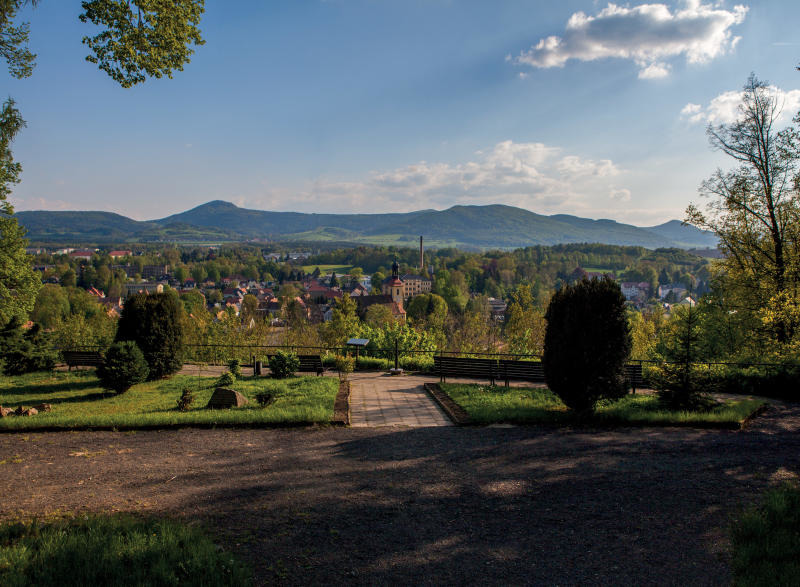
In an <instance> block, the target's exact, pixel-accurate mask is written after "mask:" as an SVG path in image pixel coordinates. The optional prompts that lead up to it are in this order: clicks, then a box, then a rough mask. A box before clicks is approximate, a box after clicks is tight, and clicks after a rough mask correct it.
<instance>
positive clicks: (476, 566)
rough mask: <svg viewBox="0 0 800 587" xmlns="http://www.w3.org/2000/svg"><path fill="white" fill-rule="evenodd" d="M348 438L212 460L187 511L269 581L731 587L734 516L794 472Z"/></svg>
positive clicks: (625, 450)
mask: <svg viewBox="0 0 800 587" xmlns="http://www.w3.org/2000/svg"><path fill="white" fill-rule="evenodd" d="M348 432H349V434H346V435H343V436H354V437H353V438H339V437H336V435H333V436H331V435H323V436H321V437H319V436H317V435H315V434H314V433H308V432H303V433H302V434H306V436H305V437H304V438H296V439H295V441H296V442H290V443H289V444H288V445H287V444H282V445H281V447H280V450H279V451H277V452H276V451H275V450H270V448H269V447H265V450H264V452H263V453H262V454H255V455H253V454H251V455H250V456H247V457H242V455H240V454H237V452H236V450H230V451H222V452H219V451H217V452H216V453H215V455H216V458H218V459H219V461H220V463H225V470H224V476H225V479H222V478H220V477H219V476H218V475H217V474H212V475H211V476H209V475H207V474H202V473H199V474H196V473H188V474H186V475H183V476H181V477H180V478H179V482H180V483H181V485H183V486H184V487H190V488H191V487H196V488H198V490H197V492H196V493H195V494H194V495H192V496H191V497H189V498H187V499H186V503H192V504H193V505H194V506H195V507H196V510H197V513H199V514H200V515H201V516H202V517H207V518H210V519H211V520H213V522H212V523H213V524H214V525H217V526H219V527H220V528H224V529H225V531H226V532H227V533H229V534H230V537H231V539H232V540H233V541H234V542H235V543H238V545H239V546H238V547H237V548H238V549H241V550H242V552H243V553H246V555H247V556H248V558H249V560H250V561H251V562H252V564H253V565H254V566H255V568H256V569H257V571H258V573H259V576H260V577H261V578H262V579H263V580H265V581H268V582H269V581H274V580H281V581H286V582H289V583H296V584H300V583H309V582H311V583H316V582H326V583H327V582H332V581H336V582H339V581H342V582H348V583H363V584H376V583H390V582H391V583H400V582H403V583H406V582H407V583H474V582H481V583H509V582H510V583H522V584H530V583H553V582H562V583H602V584H609V583H614V584H619V583H623V584H625V583H636V584H656V583H658V584H664V583H690V584H728V583H729V582H730V578H729V575H728V569H727V563H726V560H727V554H726V548H727V547H726V542H725V528H726V527H727V524H728V520H729V516H730V513H731V512H732V511H733V510H734V509H735V508H736V507H737V505H738V503H739V502H740V501H741V500H742V499H745V500H748V499H749V498H750V497H751V496H752V495H754V489H753V486H752V485H753V479H754V478H756V479H762V480H765V479H767V478H768V476H769V474H770V473H772V472H773V471H774V470H775V469H776V468H777V467H778V466H785V465H787V464H789V465H790V466H791V467H794V470H800V466H799V465H800V461H798V459H799V458H800V457H798V456H797V454H798V453H797V451H794V455H795V456H794V460H793V462H792V463H787V462H786V459H785V458H784V457H785V454H784V455H782V456H780V455H781V452H782V451H781V450H777V451H775V450H773V452H772V453H771V454H772V455H773V456H772V457H771V458H770V457H767V454H770V453H769V451H766V450H753V451H750V453H748V452H747V451H741V450H735V448H736V446H737V443H738V442H739V440H740V438H739V437H737V435H736V433H731V432H708V431H686V430H676V429H672V430H658V431H654V432H649V431H646V432H641V431H640V432H639V433H636V434H634V433H630V434H628V433H625V432H623V433H620V432H608V431H604V432H598V433H592V432H587V431H580V432H575V431H565V432H564V431H559V432H552V431H543V430H536V429H531V428H514V429H488V428H484V429H434V428H429V429H409V430H402V431H391V432H384V431H369V432H368V433H365V434H363V435H362V434H353V433H352V431H348ZM754 436H758V437H761V438H762V439H763V435H762V434H758V433H756V434H755V435H754ZM763 444H764V443H763V442H761V443H760V444H757V446H759V447H760V446H763ZM300 445H302V448H301V447H300ZM274 448H275V447H273V449H274ZM775 448H776V447H773V449H775ZM743 467H744V470H746V471H747V474H745V475H742V474H741V473H742V470H743V469H742V468H743ZM200 488H202V490H201V489H200Z"/></svg>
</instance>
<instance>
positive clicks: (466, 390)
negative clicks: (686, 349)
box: [440, 383, 764, 429]
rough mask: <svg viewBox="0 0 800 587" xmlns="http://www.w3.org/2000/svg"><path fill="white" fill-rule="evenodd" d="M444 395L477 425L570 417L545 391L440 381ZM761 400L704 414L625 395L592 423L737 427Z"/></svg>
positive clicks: (602, 408) (601, 406) (604, 404)
mask: <svg viewBox="0 0 800 587" xmlns="http://www.w3.org/2000/svg"><path fill="white" fill-rule="evenodd" d="M440 387H441V389H442V391H444V392H445V393H447V394H448V395H449V396H450V397H451V398H452V399H453V401H455V402H456V403H457V404H458V405H460V406H461V407H462V408H463V409H464V411H466V412H467V414H468V415H469V417H470V420H471V421H472V423H475V424H495V423H511V424H544V425H564V424H568V423H570V422H571V421H572V419H573V416H572V414H571V413H570V411H569V410H568V408H567V407H566V406H565V405H564V404H563V403H562V401H561V400H560V399H559V398H558V396H556V395H555V394H554V393H553V392H551V391H550V390H549V389H546V388H544V387H510V388H506V387H500V386H494V387H493V386H489V385H477V384H459V383H442V384H440ZM763 405H764V402H763V401H761V400H755V399H752V398H742V399H737V400H726V401H721V402H718V403H717V404H716V405H715V406H713V407H712V408H711V409H708V410H701V411H677V410H669V409H667V408H665V407H664V406H663V405H662V404H661V402H660V401H659V398H658V396H656V395H653V394H633V395H627V396H625V397H623V398H621V399H619V400H617V401H608V400H604V401H601V402H599V403H598V405H597V411H596V412H595V414H594V416H593V417H592V420H591V423H592V424H597V425H602V426H696V427H700V428H731V429H737V428H740V427H741V426H742V424H743V423H744V422H745V421H746V420H747V418H749V417H750V416H752V415H753V414H755V413H756V412H757V411H758V410H759V409H760V408H761V407H762V406H763Z"/></svg>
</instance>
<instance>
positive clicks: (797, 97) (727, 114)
mask: <svg viewBox="0 0 800 587" xmlns="http://www.w3.org/2000/svg"><path fill="white" fill-rule="evenodd" d="M769 91H770V92H772V94H773V95H774V96H775V98H776V100H777V103H778V106H781V107H782V108H781V113H780V116H779V117H778V122H786V121H788V120H789V119H790V118H791V117H792V116H794V115H795V114H796V113H797V111H798V110H800V90H790V91H788V92H787V91H784V90H782V89H780V88H778V87H776V86H769ZM741 103H742V92H741V91H729V92H723V93H721V94H720V95H718V96H716V97H714V98H712V100H711V101H710V102H709V103H708V105H707V106H705V107H703V106H701V105H700V104H692V103H691V102H690V103H689V104H686V106H684V107H683V109H682V110H681V117H682V118H684V119H686V120H688V121H689V122H691V123H693V124H701V123H702V124H727V123H731V122H734V121H735V120H736V119H737V118H738V117H739V105H740V104H741Z"/></svg>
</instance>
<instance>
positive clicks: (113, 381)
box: [97, 340, 150, 393]
mask: <svg viewBox="0 0 800 587" xmlns="http://www.w3.org/2000/svg"><path fill="white" fill-rule="evenodd" d="M149 372H150V369H149V367H148V366H147V361H146V360H145V358H144V354H143V353H142V351H141V350H140V349H139V347H138V346H136V343H135V342H133V341H131V340H126V341H122V342H115V343H114V344H112V345H111V346H110V347H109V349H108V350H107V351H106V355H105V358H104V360H103V364H102V365H100V366H99V367H98V368H97V376H98V377H99V378H100V382H101V383H102V384H103V387H105V388H106V389H111V390H113V391H115V392H117V393H124V392H126V391H128V390H129V389H130V388H131V387H132V386H133V385H135V384H136V383H141V382H143V381H146V380H147V375H148V373H149Z"/></svg>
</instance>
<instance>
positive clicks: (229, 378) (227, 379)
mask: <svg viewBox="0 0 800 587" xmlns="http://www.w3.org/2000/svg"><path fill="white" fill-rule="evenodd" d="M234 383H236V376H235V375H234V374H233V373H231V372H230V371H225V373H223V374H222V375H220V376H219V378H218V379H217V387H229V386H231V385H233V384H234Z"/></svg>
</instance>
